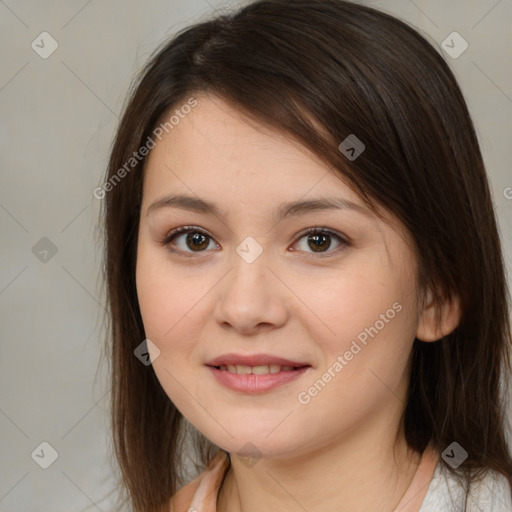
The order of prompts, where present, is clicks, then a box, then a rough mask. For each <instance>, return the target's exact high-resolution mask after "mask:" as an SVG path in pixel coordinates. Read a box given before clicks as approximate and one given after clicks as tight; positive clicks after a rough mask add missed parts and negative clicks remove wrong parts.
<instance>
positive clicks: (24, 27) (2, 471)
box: [0, 0, 512, 512]
mask: <svg viewBox="0 0 512 512" xmlns="http://www.w3.org/2000/svg"><path fill="white" fill-rule="evenodd" d="M364 3H367V4H370V5H379V6H381V8H382V9H383V10H385V11H387V12H389V13H391V14H394V15H397V16H398V17H400V18H402V19H404V20H407V21H409V22H410V23H411V24H413V25H414V26H415V27H417V28H418V29H420V31H421V32H422V33H424V34H425V35H427V37H428V38H429V40H430V41H431V42H432V43H434V44H436V45H437V46H438V47H439V46H440V45H441V43H442V41H443V40H445V39H446V37H447V36H448V35H449V34H451V33H452V32H454V31H456V32H458V33H460V34H461V35H462V37H463V38H464V39H465V40H466V41H467V42H468V43H469V48H468V49H467V50H466V51H465V52H464V53H463V54H462V55H461V56H460V57H458V58H456V59H454V58H452V57H450V56H449V55H448V54H447V53H444V54H445V57H446V60H447V61H448V62H449V64H450V66H451V67H452V69H453V70H454V72H455V75H456V76H457V78H458V79H459V81H460V84H461V87H462V90H463V92H464V94H465V97H466V99H467V101H468V104H469V107H470V111H471V114H472V116H473V118H474V121H475V124H476V128H477V132H478V136H479V139H480V142H481V146H482V150H483V153H484V158H485V161H486V165H487V169H488V173H489V176H490V179H491V183H492V188H493V194H494V199H495V204H496V212H497V215H498V217H499V221H500V227H501V231H502V234H503V241H504V249H505V257H506V260H507V265H508V268H509V269H510V268H511V258H510V254H511V251H510V248H511V243H512V239H511V219H512V215H511V213H512V189H509V188H507V187H512V173H511V163H512V144H511V134H512V129H511V128H512V126H511V125H512V83H511V82H512V80H511V78H512V77H511V66H510V62H511V61H512V55H511V54H512V35H511V34H512V31H511V30H510V27H511V26H512V0H499V1H498V0H478V1H477V0H471V1H462V0H457V1H451V2H446V1H445V0H430V1H421V0H416V1H415V2H413V1H412V0H393V1H388V2H384V1H380V2H364ZM223 6H228V7H227V8H228V9H229V7H230V6H231V7H233V6H236V4H235V3H234V2H228V3H225V2H224V3H222V2H218V1H214V0H208V1H206V0H188V1H181V0H166V1H164V0H153V1H151V2H142V1H141V0H137V1H136V0H133V1H130V2H127V1H124V2H122V1H120V0H109V1H105V0H103V1H101V0H89V1H87V0H68V1H66V2H64V1H56V0H54V1H36V0H5V1H2V0H0V47H1V54H2V65H1V68H0V112H1V124H0V130H1V131H0V155H1V156H0V158H1V169H2V173H1V177H2V182H1V192H0V223H1V229H2V242H3V243H2V245H1V249H0V250H1V253H2V265H1V267H0V307H1V312H2V317H1V325H2V342H1V351H2V352H1V357H0V390H1V395H0V433H1V436H0V442H1V452H0V511H3V512H15V511H16V512H21V511H26V512H28V511H38V512H41V511H48V512H49V511H52V512H59V511H66V512H70V511H78V510H84V509H87V510H103V511H108V510H110V505H109V503H110V501H109V500H105V501H101V500H102V497H103V496H105V494H106V493H107V492H108V491H109V490H110V489H111V487H112V486H113V479H112V471H113V470H112V468H111V466H110V465H109V464H110V463H109V460H108V456H107V453H108V450H109V443H110V442H109V433H108V431H107V428H106V427H107V426H108V410H107V406H108V386H107V378H106V375H107V373H106V368H105V366H104V365H99V364H98V361H99V358H100V345H101V342H102V336H103V334H104V333H103V332H102V330H101V319H102V315H103V311H104V304H105V299H104V296H103V294H102V290H101V288H100V280H99V268H100V263H101V246H100V244H99V241H98V236H97V232H96V223H97V219H98V213H99V204H100V203H99V201H100V200H98V199H95V198H94V197H93V190H94V188H95V187H97V186H98V185H99V184H101V181H102V180H101V177H102V176H103V172H104V169H105V166H106V160H107V156H108V152H109V147H110V143H111V140H112V137H113V134H114V130H115V128H116V125H117V122H118V116H119V114H120V112H121V109H122V105H123V102H124V99H125V95H126V91H127V89H128V86H129V84H130V81H131V80H132V77H133V76H134V74H135V72H136V71H137V70H139V69H140V67H141V65H142V64H143V63H144V62H145V60H146V59H147V57H148V56H149V54H150V53H151V52H152V51H153V49H154V48H155V47H156V46H157V45H158V44H159V43H160V42H161V41H162V40H163V39H164V38H166V37H169V36H171V35H172V34H173V33H175V32H176V31H177V30H178V29H180V28H182V27H183V26H186V25H188V24H190V23H192V22H195V21H198V20H199V19H202V18H203V17H205V16H208V15H209V13H211V12H212V11H214V10H216V9H219V8H221V7H223ZM44 31H46V32H49V33H50V34H51V36H52V37H53V38H54V39H55V40H56V41H57V43H58V45H59V46H58V49H57V50H56V51H55V52H54V53H53V54H52V55H50V56H49V57H48V58H47V59H43V58H41V57H40V56H39V54H38V53H36V51H34V50H33V48H32V47H31V43H32V41H34V40H35V41H36V43H37V42H38V41H39V45H40V46H42V44H41V43H40V38H38V36H39V34H41V33H42V32H44ZM45 41H46V43H45V45H44V46H45V49H46V50H45V51H47V50H48V48H49V43H48V40H45ZM457 44H458V43H457ZM40 51H43V48H41V50H40ZM440 51H442V50H440ZM507 191H508V192H507ZM507 196H508V198H507ZM42 238H45V239H43V241H41V239H42ZM46 239H48V240H50V241H51V242H49V241H48V240H46ZM34 246H35V249H33V248H34ZM52 248H53V250H55V249H56V250H57V252H56V253H55V254H52ZM44 250H48V251H49V252H48V253H44ZM45 260H46V261H45ZM43 441H46V442H48V443H49V444H50V445H51V446H52V447H53V448H54V449H55V450H56V451H57V453H58V458H57V459H56V460H55V462H54V463H53V464H52V465H51V466H50V467H49V468H48V469H46V470H44V469H42V468H41V467H40V466H39V465H38V464H36V462H35V461H34V460H33V458H32V456H31V454H32V453H33V452H34V450H36V449H37V450H36V452H35V453H36V454H37V453H41V452H40V450H41V448H38V447H39V445H40V443H42V442H43ZM48 453H49V452H48V450H46V452H45V456H47V455H48ZM34 458H36V456H35V455H34ZM40 459H41V457H40Z"/></svg>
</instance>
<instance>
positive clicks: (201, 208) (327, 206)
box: [146, 194, 372, 222]
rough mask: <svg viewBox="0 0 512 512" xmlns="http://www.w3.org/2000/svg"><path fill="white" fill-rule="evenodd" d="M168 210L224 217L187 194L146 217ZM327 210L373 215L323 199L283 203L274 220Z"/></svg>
mask: <svg viewBox="0 0 512 512" xmlns="http://www.w3.org/2000/svg"><path fill="white" fill-rule="evenodd" d="M166 208H180V209H182V210H188V211H191V212H195V213H203V214H211V215H215V216H217V217H223V215H222V212H221V210H220V208H219V207H218V206H217V205H216V204H215V203H212V202H210V201H206V200H204V199H201V198H199V197H194V196H189V195H185V194H176V195H170V196H166V197H163V198H161V199H158V200H157V201H155V202H154V203H152V204H151V205H150V206H149V207H148V209H147V211H146V215H149V214H152V213H154V212H156V211H158V210H162V209H166ZM327 210H349V211H356V212H358V213H361V214H363V215H366V216H371V215H372V214H371V212H370V210H369V209H368V208H366V207H364V206H362V205H359V204H356V203H353V202H351V201H347V200H345V199H341V198H338V197H321V198H317V199H309V200H307V201H292V202H288V203H283V204H282V205H281V206H279V207H278V208H277V210H276V212H275V214H274V218H275V219H276V220H277V221H279V222H280V221H282V220H284V219H286V218H287V217H291V216H300V215H305V214H307V213H311V212H318V211H327Z"/></svg>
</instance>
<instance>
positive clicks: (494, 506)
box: [419, 463, 512, 512]
mask: <svg viewBox="0 0 512 512" xmlns="http://www.w3.org/2000/svg"><path fill="white" fill-rule="evenodd" d="M465 500H466V492H465V490H464V489H463V488H462V486H461V485H460V483H459V482H458V481H457V480H456V479H455V477H454V476H453V475H452V474H451V473H450V472H449V471H448V470H447V469H446V468H445V467H444V466H442V465H441V463H439V464H438V465H437V466H436V470H435V472H434V476H433V478H432V481H431V482H430V485H429V487H428V490H427V494H426V495H425V498H424V500H423V503H422V505H421V508H420V510H419V512H512V490H511V489H510V485H509V484H508V481H507V479H506V478H505V477H504V476H503V475H502V474H501V473H496V472H491V471H490V472H489V473H488V474H487V475H486V476H485V477H484V478H483V479H482V481H481V482H479V483H473V484H472V485H471V487H470V492H469V494H468V497H467V504H466V508H464V502H465Z"/></svg>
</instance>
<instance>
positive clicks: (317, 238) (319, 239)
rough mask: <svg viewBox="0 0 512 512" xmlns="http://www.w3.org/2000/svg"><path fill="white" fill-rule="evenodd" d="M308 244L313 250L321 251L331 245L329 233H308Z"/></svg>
mask: <svg viewBox="0 0 512 512" xmlns="http://www.w3.org/2000/svg"><path fill="white" fill-rule="evenodd" d="M308 245H309V247H311V249H312V250H313V251H314V252H323V251H324V250H327V249H329V247H330V246H331V238H330V236H329V235H324V234H320V235H309V236H308Z"/></svg>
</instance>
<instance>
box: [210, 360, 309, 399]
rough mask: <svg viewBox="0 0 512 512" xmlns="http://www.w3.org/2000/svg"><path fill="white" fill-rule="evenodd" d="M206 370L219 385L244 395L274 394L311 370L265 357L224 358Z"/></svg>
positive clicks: (297, 363) (285, 361)
mask: <svg viewBox="0 0 512 512" xmlns="http://www.w3.org/2000/svg"><path fill="white" fill-rule="evenodd" d="M205 366H206V368H208V370H209V371H210V373H211V374H212V375H213V376H214V378H215V379H216V381H217V382H218V383H220V384H222V385H223V386H224V387H226V388H229V389H231V390H233V391H239V392H242V393H244V394H253V393H263V392H266V391H270V390H273V389H275V388H277V387H279V386H282V385H284V384H288V383H290V382H292V381H294V380H296V379H299V378H300V377H301V376H302V375H304V374H305V373H309V372H310V371H312V368H313V367H312V366H311V365H310V364H306V363H302V362H298V361H290V360H289V359H283V358H279V357H275V356H270V355H265V354H260V355H254V356H247V355H234V354H227V355H224V356H221V357H219V358H217V359H214V360H212V361H209V362H208V363H206V365H205Z"/></svg>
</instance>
